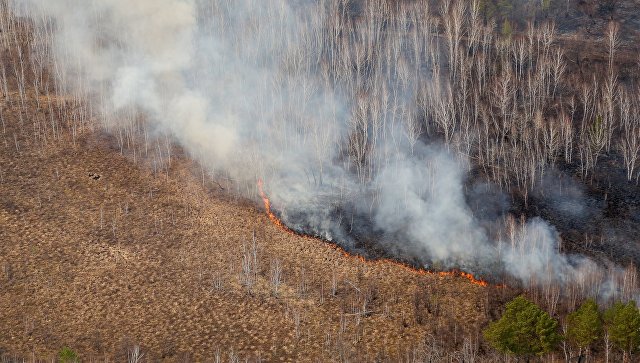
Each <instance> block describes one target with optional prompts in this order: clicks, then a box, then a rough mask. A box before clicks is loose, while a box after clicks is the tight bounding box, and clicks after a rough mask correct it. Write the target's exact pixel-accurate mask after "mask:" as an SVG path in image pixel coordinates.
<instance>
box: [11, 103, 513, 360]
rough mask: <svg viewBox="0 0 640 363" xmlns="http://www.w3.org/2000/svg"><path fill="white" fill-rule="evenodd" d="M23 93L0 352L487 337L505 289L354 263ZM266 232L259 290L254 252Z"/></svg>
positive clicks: (275, 356)
mask: <svg viewBox="0 0 640 363" xmlns="http://www.w3.org/2000/svg"><path fill="white" fill-rule="evenodd" d="M10 99H12V101H11V102H7V101H6V100H3V101H2V104H1V107H2V115H3V120H4V125H2V126H3V128H2V130H1V132H2V133H1V135H2V139H1V140H0V291H1V293H0V327H1V328H0V355H2V354H3V353H4V354H8V355H20V356H22V357H29V358H37V359H49V360H50V359H52V358H54V357H55V356H56V354H57V352H58V351H59V350H60V349H61V348H62V347H64V346H68V347H71V348H72V349H73V350H74V351H76V352H77V353H78V354H79V356H80V357H81V358H82V359H83V361H88V360H101V361H103V360H105V359H106V360H113V361H124V360H126V354H127V350H128V349H131V347H132V346H133V345H139V346H140V347H142V351H143V352H144V353H145V359H147V360H148V361H185V360H187V361H207V360H213V359H214V358H215V356H216V352H220V354H221V357H222V359H223V360H225V361H227V360H228V357H229V355H230V354H234V355H236V356H237V357H240V358H242V359H244V358H249V359H251V360H255V359H256V358H260V359H262V360H263V361H296V362H304V361H372V360H378V361H402V360H409V358H410V356H412V355H414V354H416V352H424V351H425V349H427V347H429V346H431V347H432V346H433V345H434V344H435V345H437V346H439V347H444V348H446V349H448V350H450V349H454V348H455V349H460V347H461V346H462V344H463V340H464V338H468V339H470V341H480V340H481V338H480V333H479V332H480V331H481V329H482V327H483V326H484V325H485V324H486V322H487V320H488V315H489V313H488V311H489V310H490V309H489V306H488V304H489V301H490V300H491V301H493V300H495V297H494V296H492V297H491V298H490V295H495V294H498V295H504V294H505V293H506V292H499V291H498V290H503V289H495V288H491V287H489V288H485V287H480V286H475V285H473V284H471V283H469V282H468V281H467V280H466V279H464V278H458V277H438V276H423V275H419V274H416V273H414V272H412V271H409V270H407V269H404V268H402V267H398V266H395V265H393V264H389V263H382V264H372V263H367V262H363V261H360V260H358V259H355V258H350V257H346V256H344V255H343V254H342V253H341V252H340V251H337V250H336V249H335V248H333V247H332V246H330V245H328V244H326V243H324V242H322V241H319V240H314V239H310V238H302V237H297V236H293V235H290V234H288V233H286V232H284V231H282V230H281V229H279V228H278V227H276V226H275V225H273V224H272V223H271V222H270V221H269V219H268V218H267V216H266V215H265V213H264V210H263V208H262V206H261V205H260V204H259V203H257V202H254V201H250V200H246V199H241V198H234V197H233V195H232V194H230V193H228V192H226V191H224V192H223V191H220V190H219V189H220V188H219V187H217V186H216V184H214V183H212V182H210V181H209V180H208V179H206V180H205V182H204V183H203V180H202V178H201V176H200V174H199V171H198V170H199V167H198V166H197V165H195V164H194V163H193V162H191V161H189V159H188V158H186V157H184V156H179V155H178V156H175V155H174V156H173V158H172V161H171V166H170V167H169V168H168V173H157V174H156V173H154V171H153V169H152V168H150V167H148V166H147V165H146V164H144V163H142V162H140V161H139V159H136V160H133V159H132V158H131V157H130V156H123V155H121V153H120V149H119V148H117V147H115V146H114V145H115V144H116V142H115V140H114V137H113V136H110V135H109V134H107V133H105V132H104V131H102V129H101V127H99V126H92V127H88V126H86V125H85V126H84V127H81V128H78V129H77V135H76V137H75V142H74V140H73V139H72V137H71V132H70V131H69V128H67V127H66V126H65V129H64V130H63V131H61V132H59V135H60V136H59V137H58V138H57V139H56V140H52V137H51V136H48V137H47V138H45V136H46V135H50V134H52V132H51V131H50V130H49V131H47V130H48V129H47V126H46V122H45V121H46V120H48V119H49V118H48V116H49V115H48V112H49V111H47V110H48V108H47V107H43V106H42V104H41V105H40V107H37V105H36V104H35V101H36V96H35V95H33V94H31V95H30V96H28V101H27V104H26V105H25V108H24V109H23V117H22V118H23V121H22V122H23V124H22V125H20V121H19V117H18V116H19V112H20V111H19V110H20V107H19V104H20V103H19V99H18V97H17V95H14V97H13V98H10ZM42 102H45V101H42ZM24 110H27V111H24ZM28 110H39V111H28ZM62 126H64V125H62ZM45 140H46V142H45ZM174 154H179V152H174ZM90 174H98V175H100V178H99V179H95V178H94V177H91V176H90ZM254 233H255V236H256V241H257V254H256V255H257V266H258V268H257V271H256V276H257V282H256V284H255V286H254V287H253V288H252V289H251V291H249V290H248V289H247V288H246V287H245V286H243V285H242V283H241V281H242V280H241V277H242V256H243V248H245V247H247V248H248V247H250V246H251V241H252V236H253V235H254ZM276 259H278V260H280V261H281V265H282V267H283V285H282V286H281V291H280V292H279V293H278V294H277V295H276V294H274V292H273V286H272V284H271V283H270V275H271V273H270V272H271V266H272V264H273V262H274V261H275V260H276ZM333 280H335V281H336V282H337V290H336V291H335V292H336V293H335V295H334V294H333V291H332V281H333ZM365 302H366V307H363V306H364V304H365ZM363 309H364V310H365V311H363ZM481 349H482V348H481Z"/></svg>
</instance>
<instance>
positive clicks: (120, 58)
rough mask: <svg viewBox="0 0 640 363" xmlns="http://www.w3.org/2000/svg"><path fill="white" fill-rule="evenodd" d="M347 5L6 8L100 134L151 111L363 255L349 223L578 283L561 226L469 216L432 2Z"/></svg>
mask: <svg viewBox="0 0 640 363" xmlns="http://www.w3.org/2000/svg"><path fill="white" fill-rule="evenodd" d="M344 4H345V3H343V2H341V1H333V0H323V1H310V0H309V1H306V0H295V1H294V0H291V1H286V0H136V1H129V0H127V1H125V0H82V1H80V0H13V1H12V2H11V7H12V9H13V11H14V12H16V13H17V14H19V15H22V16H26V17H29V18H30V19H31V20H32V21H33V22H34V23H35V24H36V25H37V26H36V32H37V33H38V34H39V36H38V37H36V39H41V40H42V42H46V43H47V46H46V47H40V48H38V51H39V52H41V53H42V52H44V53H45V54H44V55H45V56H46V57H47V58H48V59H49V60H50V64H49V65H48V67H49V68H50V69H51V70H52V72H55V74H56V76H57V80H58V83H59V84H60V86H61V87H63V88H64V89H65V91H66V92H69V93H71V94H73V95H75V96H77V97H79V98H81V99H83V100H85V101H86V102H88V103H90V104H91V105H92V106H93V107H94V108H95V110H97V111H96V113H97V114H98V115H99V117H100V118H101V119H103V120H104V122H105V125H106V126H107V127H108V128H111V129H117V128H126V127H130V124H131V123H132V122H133V120H134V119H135V117H134V116H132V115H144V118H145V120H146V121H145V124H144V128H145V132H150V133H152V134H155V135H163V134H168V135H171V137H172V138H173V139H174V141H175V142H176V143H178V144H179V145H181V147H182V148H184V149H185V150H186V151H187V152H188V153H189V154H190V156H191V157H193V158H194V159H196V160H198V161H199V162H200V163H201V165H203V167H205V168H207V170H208V171H209V172H210V173H211V174H212V175H225V176H226V177H228V178H229V179H231V180H233V181H234V182H235V183H236V184H238V185H244V186H247V188H251V186H253V185H255V182H256V180H257V179H258V178H263V179H264V180H265V183H266V187H267V192H268V194H269V196H270V198H271V199H272V201H273V204H274V207H275V208H276V209H277V210H278V211H279V212H280V213H281V216H282V218H283V220H284V221H285V222H286V223H287V224H288V225H290V226H292V227H293V228H299V229H304V230H305V231H312V232H313V233H315V234H318V235H320V236H323V237H324V238H327V239H330V240H334V241H336V242H338V243H341V244H343V245H344V246H345V247H346V248H352V249H357V248H359V247H358V245H359V241H357V239H356V238H355V237H354V234H353V233H350V231H353V229H354V223H356V224H357V223H358V221H365V222H366V226H367V227H369V228H370V229H371V233H372V234H375V235H376V236H377V237H378V239H379V240H380V241H381V242H380V243H381V244H382V245H383V246H384V248H385V249H386V251H388V253H389V254H394V255H399V256H411V258H413V259H417V260H419V261H420V263H422V264H424V265H427V266H431V265H438V266H442V267H445V268H454V267H455V268H464V269H467V270H470V271H471V272H476V273H482V274H487V275H494V274H497V273H498V272H503V271H504V272H507V273H509V274H510V275H512V276H514V277H515V278H518V279H520V280H522V281H530V280H531V279H532V278H534V279H536V280H538V281H542V280H544V281H550V280H552V281H560V282H567V281H573V280H575V279H576V278H577V277H576V276H579V275H580V276H582V275H581V271H583V270H584V269H585V266H589V268H592V267H593V266H595V265H594V263H593V262H591V261H590V260H588V259H586V258H584V257H579V256H574V257H570V256H565V255H563V254H561V253H560V252H559V237H558V234H557V233H556V232H555V230H554V228H553V227H552V226H550V225H549V224H547V223H546V222H544V221H542V220H540V219H533V220H531V221H529V222H523V223H515V222H512V223H511V224H510V225H509V224H508V223H507V224H505V225H504V226H502V224H503V221H502V220H495V221H490V222H491V223H489V224H493V225H497V224H501V227H500V228H499V229H500V230H501V232H500V233H489V231H488V229H487V228H486V226H485V222H486V221H480V220H479V219H478V217H477V216H476V215H474V213H473V212H472V211H471V209H470V207H469V205H468V204H467V201H466V196H465V191H464V183H465V178H466V171H467V170H468V164H469V162H468V161H467V160H466V158H465V157H464V156H463V155H464V153H462V152H461V151H460V150H458V149H456V148H453V149H452V148H450V146H443V145H440V144H438V143H436V142H434V141H433V138H432V137H430V136H431V135H432V132H431V130H430V128H431V127H432V126H430V125H431V122H432V119H433V115H432V114H431V113H432V112H444V113H446V112H447V108H446V104H447V102H448V101H449V99H448V98H447V97H448V96H447V95H448V94H449V95H450V92H451V90H450V88H449V87H448V86H447V85H446V77H444V76H443V75H442V74H441V73H442V70H440V68H439V64H440V61H439V60H438V59H439V58H440V56H441V54H440V52H439V51H438V50H437V49H438V47H439V44H438V42H437V41H436V40H434V39H435V38H434V37H433V36H432V35H430V34H431V33H432V32H431V30H432V27H433V24H429V23H428V22H426V21H424V20H423V19H420V21H418V20H419V19H418V16H419V14H422V13H423V12H425V11H427V10H424V9H422V10H420V9H419V8H418V7H416V8H412V9H411V11H406V13H405V14H404V15H401V16H398V17H397V19H403V18H406V19H408V20H406V21H405V22H404V23H402V21H404V20H400V23H398V24H391V23H390V22H389V20H388V19H385V16H386V15H385V13H384V11H379V12H378V11H373V10H371V9H359V8H358V7H357V6H355V5H352V6H351V7H348V6H346V5H344ZM372 9H373V8H372ZM380 9H382V8H380ZM370 10H371V11H370ZM374 10H376V9H374ZM356 13H357V14H356ZM354 14H355V15H358V16H355V15H354ZM416 14H418V15H416ZM363 18H364V20H363ZM390 28H393V31H391V30H388V29H390ZM430 110H436V111H430ZM449 116H450V117H453V115H449ZM445 126H446V125H445ZM447 141H449V140H447ZM450 144H451V143H449V144H447V145H450ZM458 144H462V142H460V141H459V140H458ZM501 203H502V202H501ZM503 217H504V216H502V215H500V216H499V217H497V219H501V218H503ZM354 221H355V222H354ZM357 227H358V226H356V227H355V228H357ZM509 228H511V231H512V232H511V234H509V233H510V232H508V230H509ZM505 235H510V236H511V237H510V239H509V238H503V237H504V236H505Z"/></svg>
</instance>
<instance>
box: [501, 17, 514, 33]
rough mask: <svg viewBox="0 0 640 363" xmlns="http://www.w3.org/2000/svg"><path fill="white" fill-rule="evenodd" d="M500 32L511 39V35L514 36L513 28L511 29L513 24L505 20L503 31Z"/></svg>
mask: <svg viewBox="0 0 640 363" xmlns="http://www.w3.org/2000/svg"><path fill="white" fill-rule="evenodd" d="M500 32H501V33H502V35H504V36H505V37H507V38H510V37H511V34H513V28H512V27H511V22H510V21H509V20H507V19H505V20H504V22H503V23H502V29H501V30H500Z"/></svg>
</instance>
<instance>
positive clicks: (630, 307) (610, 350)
mask: <svg viewBox="0 0 640 363" xmlns="http://www.w3.org/2000/svg"><path fill="white" fill-rule="evenodd" d="M484 337H485V339H486V340H487V342H488V343H489V344H490V345H491V346H492V347H493V348H494V349H496V350H498V351H500V352H502V353H505V354H506V355H511V356H516V357H519V358H524V359H526V360H527V361H529V360H530V359H531V358H534V357H543V356H545V355H547V354H549V353H552V352H558V351H561V352H562V354H563V355H564V358H565V361H567V362H569V361H574V360H577V361H578V362H584V361H585V359H586V361H592V360H595V359H597V358H602V359H603V360H604V361H605V362H610V361H611V362H619V361H623V362H630V361H633V357H634V356H633V354H634V353H635V352H637V351H638V350H640V311H639V310H638V307H637V306H636V303H635V301H633V300H632V301H629V302H627V303H623V302H619V301H617V302H615V303H613V305H611V306H610V307H609V308H607V309H605V310H602V309H601V308H600V307H599V306H598V304H597V303H596V301H595V300H593V299H590V300H586V301H584V302H583V303H582V304H581V305H580V306H579V308H578V309H576V310H575V311H573V312H571V313H570V314H568V315H566V316H564V317H562V318H561V319H560V321H558V320H556V319H555V318H553V317H552V316H551V315H550V314H549V313H547V312H546V311H544V310H542V309H541V308H540V307H539V306H538V305H536V304H535V303H533V302H531V301H530V300H528V299H527V298H525V297H524V296H518V297H516V298H515V299H513V300H512V301H510V302H509V303H507V304H506V307H505V310H504V313H503V315H502V317H501V318H500V319H499V320H497V321H494V322H493V323H491V324H490V325H489V326H488V327H487V328H486V329H485V331H484Z"/></svg>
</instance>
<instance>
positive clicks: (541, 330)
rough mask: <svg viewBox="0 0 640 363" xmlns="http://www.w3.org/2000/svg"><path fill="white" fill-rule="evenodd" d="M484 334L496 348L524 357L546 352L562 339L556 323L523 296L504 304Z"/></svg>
mask: <svg viewBox="0 0 640 363" xmlns="http://www.w3.org/2000/svg"><path fill="white" fill-rule="evenodd" d="M484 337H485V339H486V340H487V341H489V343H490V344H491V345H492V346H493V347H494V348H495V349H497V350H498V351H500V352H503V353H507V354H512V355H516V356H522V357H526V358H527V359H529V358H530V357H532V356H536V355H538V356H540V355H543V354H545V353H548V352H549V351H551V350H553V349H554V348H555V347H556V345H557V344H558V343H559V342H560V341H561V340H562V337H561V336H560V334H558V322H557V321H556V320H554V319H552V318H551V316H549V314H548V313H547V312H545V311H543V310H542V309H540V308H539V307H538V306H537V305H536V304H534V303H532V302H531V301H529V300H527V299H526V298H524V297H523V296H518V297H516V298H515V299H513V300H512V301H510V302H509V303H507V305H506V310H505V312H504V314H503V315H502V317H501V318H500V319H499V320H497V321H495V322H493V323H491V324H490V325H489V327H488V328H487V329H486V330H485V331H484Z"/></svg>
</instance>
